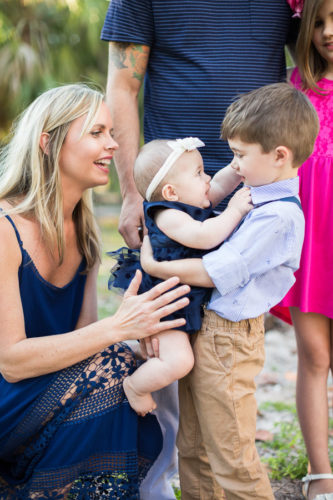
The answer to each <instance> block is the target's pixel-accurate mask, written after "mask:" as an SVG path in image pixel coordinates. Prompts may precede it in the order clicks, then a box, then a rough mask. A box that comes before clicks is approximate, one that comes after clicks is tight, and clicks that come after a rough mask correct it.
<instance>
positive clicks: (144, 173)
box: [133, 139, 172, 201]
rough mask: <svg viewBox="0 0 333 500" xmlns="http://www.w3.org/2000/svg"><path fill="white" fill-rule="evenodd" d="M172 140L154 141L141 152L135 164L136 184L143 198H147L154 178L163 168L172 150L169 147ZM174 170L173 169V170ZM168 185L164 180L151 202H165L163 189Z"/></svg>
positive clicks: (153, 194) (148, 143)
mask: <svg viewBox="0 0 333 500" xmlns="http://www.w3.org/2000/svg"><path fill="white" fill-rule="evenodd" d="M169 140H170V139H154V140H153V141H150V142H147V143H146V144H145V145H144V146H142V148H141V149H140V151H139V154H138V156H137V158H136V160H135V164H134V172H133V176H134V182H135V185H136V188H137V190H138V191H139V193H140V194H141V196H142V198H145V197H146V192H147V189H148V186H149V184H150V183H151V181H152V179H153V177H154V176H155V175H156V173H157V172H158V171H159V169H160V168H161V167H162V165H163V163H164V162H165V160H166V159H167V158H168V156H169V155H170V153H171V152H172V149H171V148H170V146H168V144H167V143H168V142H169ZM171 170H172V168H171ZM165 183H166V178H165V179H163V180H162V181H161V182H160V184H159V185H158V186H157V188H156V189H155V191H154V192H153V193H152V195H151V199H150V201H161V200H163V196H162V188H163V186H164V185H165Z"/></svg>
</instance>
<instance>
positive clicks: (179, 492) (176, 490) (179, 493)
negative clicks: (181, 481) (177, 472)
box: [173, 487, 182, 500]
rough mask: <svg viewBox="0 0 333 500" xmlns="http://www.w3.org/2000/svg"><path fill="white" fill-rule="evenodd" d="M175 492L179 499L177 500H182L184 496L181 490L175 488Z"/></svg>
mask: <svg viewBox="0 0 333 500" xmlns="http://www.w3.org/2000/svg"><path fill="white" fill-rule="evenodd" d="M173 492H174V494H175V497H176V498H177V500H181V498H182V495H181V491H180V489H179V488H176V487H174V488H173Z"/></svg>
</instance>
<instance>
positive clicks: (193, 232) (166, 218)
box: [155, 188, 252, 250]
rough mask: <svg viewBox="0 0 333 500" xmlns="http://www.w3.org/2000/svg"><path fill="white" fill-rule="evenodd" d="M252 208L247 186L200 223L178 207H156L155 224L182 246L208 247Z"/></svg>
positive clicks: (218, 242) (222, 236)
mask: <svg viewBox="0 0 333 500" xmlns="http://www.w3.org/2000/svg"><path fill="white" fill-rule="evenodd" d="M251 208H252V205H251V194H250V189H249V188H242V189H240V190H238V191H237V192H236V193H235V194H234V196H233V197H232V198H231V200H230V201H229V204H228V206H227V208H226V209H225V210H224V211H223V212H222V213H221V214H220V215H218V216H217V217H212V218H211V219H207V220H205V221H204V222H200V221H196V220H194V219H192V217H190V216H189V215H188V214H186V213H184V212H181V211H179V210H174V209H168V210H160V211H159V213H158V214H157V216H156V220H155V222H156V224H157V226H158V227H159V229H161V231H163V233H165V234H166V235H167V236H169V238H171V239H172V240H174V241H177V242H178V243H180V244H181V245H183V246H186V247H190V248H197V249H203V250H209V249H211V248H214V247H216V246H217V245H219V244H221V243H222V242H223V241H224V240H225V239H226V238H227V237H228V236H229V235H230V234H231V233H232V232H233V230H234V229H235V228H236V227H237V225H238V224H239V223H240V221H241V220H242V218H243V217H244V215H246V214H247V213H248V212H249V211H250V210H251Z"/></svg>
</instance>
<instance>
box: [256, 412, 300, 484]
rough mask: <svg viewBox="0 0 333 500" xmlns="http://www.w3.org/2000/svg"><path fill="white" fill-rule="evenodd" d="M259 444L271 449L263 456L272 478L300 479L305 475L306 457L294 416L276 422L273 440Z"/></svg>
mask: <svg viewBox="0 0 333 500" xmlns="http://www.w3.org/2000/svg"><path fill="white" fill-rule="evenodd" d="M261 446H262V447H264V448H268V449H270V450H271V451H273V454H272V456H270V457H268V458H263V461H264V462H266V463H267V464H268V466H269V472H270V476H271V477H272V479H278V480H279V479H282V478H283V477H288V478H290V479H300V478H302V477H303V476H305V475H306V470H307V465H308V457H307V454H306V450H305V444H304V441H303V437H302V433H301V430H300V427H299V424H298V421H297V419H296V418H294V419H293V420H291V421H288V422H278V423H276V424H275V434H274V438H273V441H271V442H265V443H262V444H261Z"/></svg>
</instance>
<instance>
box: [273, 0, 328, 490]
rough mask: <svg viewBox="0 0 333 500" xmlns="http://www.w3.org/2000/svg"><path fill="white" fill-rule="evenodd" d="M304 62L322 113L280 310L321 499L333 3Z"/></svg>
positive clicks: (320, 10)
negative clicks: (289, 331)
mask: <svg viewBox="0 0 333 500" xmlns="http://www.w3.org/2000/svg"><path fill="white" fill-rule="evenodd" d="M297 63H298V69H295V70H294V72H293V74H292V76H291V82H292V83H293V85H295V87H297V88H300V89H302V90H303V91H304V92H305V93H306V95H307V96H308V97H309V99H310V100H311V102H312V104H313V105H314V107H315V108H316V110H317V112H318V116H319V120H320V132H319V135H318V138H317V141H316V144H315V147H314V151H313V154H312V156H311V157H310V158H309V159H308V160H307V161H306V162H305V163H304V164H303V165H302V167H301V168H300V169H299V176H300V197H301V201H302V206H303V210H304V215H305V221H306V224H305V241H304V246H303V252H302V258H301V265H300V269H299V270H298V271H297V272H296V274H295V276H296V283H295V285H294V286H293V288H292V289H291V290H290V292H289V293H288V294H287V296H286V297H285V298H284V300H283V301H282V303H281V306H284V307H289V308H290V315H291V319H292V322H293V325H294V327H295V332H296V338H297V347H298V357H299V363H298V376H297V389H296V399H297V410H298V416H299V421H300V425H301V429H302V433H303V436H304V440H305V443H306V448H307V452H308V456H309V462H310V465H311V474H309V475H308V476H306V477H305V478H303V481H304V488H303V489H304V495H305V497H306V498H309V499H310V500H313V499H318V500H319V499H324V498H327V499H328V498H329V499H333V475H332V470H331V466H330V461H329V457H328V401H327V378H328V373H329V370H330V369H331V370H332V368H333V285H332V283H333V262H332V258H333V0H305V2H304V10H303V13H302V20H301V27H300V33H299V38H298V41H297ZM295 127H297V123H295ZM299 133H300V134H302V130H299ZM285 311H288V309H285ZM273 312H274V311H273ZM325 493H326V496H325V495H323V494H325Z"/></svg>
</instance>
